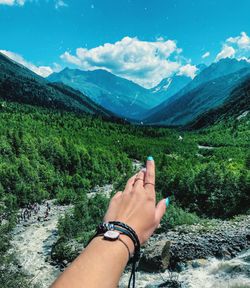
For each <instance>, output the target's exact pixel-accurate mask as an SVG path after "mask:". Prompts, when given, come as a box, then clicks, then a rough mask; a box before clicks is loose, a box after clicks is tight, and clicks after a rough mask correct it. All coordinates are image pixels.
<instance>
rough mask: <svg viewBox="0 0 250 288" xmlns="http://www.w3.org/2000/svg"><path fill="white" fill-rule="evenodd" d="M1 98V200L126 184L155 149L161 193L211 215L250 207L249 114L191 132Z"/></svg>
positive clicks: (71, 196) (67, 197) (13, 202)
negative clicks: (136, 165) (137, 162)
mask: <svg viewBox="0 0 250 288" xmlns="http://www.w3.org/2000/svg"><path fill="white" fill-rule="evenodd" d="M0 104H1V106H0V107H1V108H0V124H1V125H0V199H1V201H3V202H5V203H7V205H8V206H9V207H15V206H16V207H17V206H22V205H25V204H27V203H29V202H34V201H41V200H42V199H45V198H57V199H58V201H60V202H61V203H70V202H74V201H75V200H76V199H77V198H78V196H81V195H82V194H84V193H86V192H88V191H89V190H90V189H91V188H93V187H94V186H96V185H103V184H107V183H114V184H116V185H118V186H119V183H120V184H121V183H124V181H125V180H126V179H127V177H128V176H130V175H131V173H132V165H131V163H132V159H137V160H140V161H142V162H143V161H144V160H145V158H146V156H147V155H153V156H154V158H155V160H156V164H157V186H156V187H157V191H158V194H159V197H162V196H164V197H165V196H166V195H171V196H173V197H174V198H175V201H176V202H178V203H179V204H180V205H181V206H182V207H183V208H188V209H189V210H190V211H194V212H196V213H198V214H199V215H205V216H216V217H227V216H232V215H234V214H237V213H241V212H242V213H245V212H246V210H247V205H248V204H249V196H248V193H247V191H249V152H248V151H249V143H248V142H249V141H248V140H249V136H250V130H249V124H248V121H247V119H244V121H238V120H237V122H233V123H226V124H225V123H222V124H220V125H217V126H214V127H211V128H210V129H206V130H201V131H198V132H183V131H175V130H171V129H165V128H155V127H142V126H133V125H129V124H123V125H122V124H116V123H113V122H108V121H104V120H103V119H101V118H99V119H98V118H95V117H92V116H79V115H76V114H73V113H66V112H55V111H54V110H48V109H43V108H37V107H31V106H26V105H19V104H13V103H9V102H2V103H0ZM198 144H199V145H205V146H210V147H211V149H199V148H198ZM120 186H122V185H120Z"/></svg>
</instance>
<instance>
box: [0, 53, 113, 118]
mask: <svg viewBox="0 0 250 288" xmlns="http://www.w3.org/2000/svg"><path fill="white" fill-rule="evenodd" d="M0 98H2V99H4V100H8V101H14V102H19V103H24V104H31V105H37V106H43V107H47V108H56V109H63V110H67V111H75V112H80V113H82V112H84V113H90V114H98V115H102V116H106V117H110V116H113V115H112V114H111V113H110V112H109V111H106V110H105V109H103V108H102V107H100V106H98V105H97V104H96V103H94V102H93V101H92V100H90V99H89V98H88V97H86V96H85V95H83V94H82V93H80V92H79V91H76V90H74V89H72V88H70V87H68V86H66V85H64V84H58V83H50V82H49V81H47V80H46V79H44V78H42V77H40V76H38V75H37V74H35V73H33V72H32V71H30V70H29V69H27V68H25V67H24V66H22V65H20V64H18V63H16V62H14V61H13V60H11V59H10V58H8V57H7V56H5V55H3V54H2V53H0Z"/></svg>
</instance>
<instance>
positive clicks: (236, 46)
mask: <svg viewBox="0 0 250 288" xmlns="http://www.w3.org/2000/svg"><path fill="white" fill-rule="evenodd" d="M228 57H229V58H236V59H238V60H246V61H249V57H250V37H249V36H248V35H247V34H246V32H241V33H240V35H239V36H236V37H229V38H227V39H226V41H225V42H224V44H223V47H222V50H221V51H220V53H219V54H218V55H217V56H216V59H215V60H216V61H218V60H220V59H222V58H228Z"/></svg>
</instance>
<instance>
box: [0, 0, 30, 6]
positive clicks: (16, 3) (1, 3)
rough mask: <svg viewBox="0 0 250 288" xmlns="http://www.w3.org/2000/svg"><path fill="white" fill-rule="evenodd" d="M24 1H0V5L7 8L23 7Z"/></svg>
mask: <svg viewBox="0 0 250 288" xmlns="http://www.w3.org/2000/svg"><path fill="white" fill-rule="evenodd" d="M25 1H26V0H0V5H8V6H13V5H19V6H23V5H24V3H25Z"/></svg>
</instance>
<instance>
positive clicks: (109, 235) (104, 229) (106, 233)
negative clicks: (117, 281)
mask: <svg viewBox="0 0 250 288" xmlns="http://www.w3.org/2000/svg"><path fill="white" fill-rule="evenodd" d="M120 234H123V235H126V236H128V237H129V238H130V239H131V240H132V241H133V244H134V247H135V250H134V254H133V255H132V257H131V254H130V251H129V247H128V245H127V244H126V243H125V242H124V241H123V240H122V239H120V238H119V236H120ZM96 236H103V237H104V238H103V239H105V240H109V241H115V240H120V241H121V242H123V244H124V245H125V246H126V247H127V249H128V252H129V258H131V259H132V271H131V275H130V278H129V283H128V288H129V287H131V281H133V282H132V287H133V288H134V287H135V271H136V263H137V261H138V260H139V259H140V247H141V245H140V241H139V238H138V236H137V234H136V232H135V231H134V230H133V229H132V228H131V227H130V226H128V225H126V224H125V223H122V222H119V221H111V222H104V223H101V224H99V225H98V227H97V229H96V234H95V235H94V236H93V237H92V238H91V239H90V241H91V240H92V239H93V238H95V237H96ZM90 241H89V242H90Z"/></svg>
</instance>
